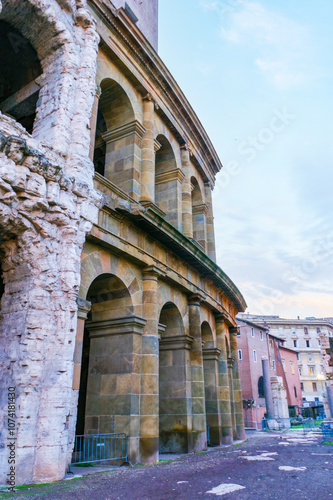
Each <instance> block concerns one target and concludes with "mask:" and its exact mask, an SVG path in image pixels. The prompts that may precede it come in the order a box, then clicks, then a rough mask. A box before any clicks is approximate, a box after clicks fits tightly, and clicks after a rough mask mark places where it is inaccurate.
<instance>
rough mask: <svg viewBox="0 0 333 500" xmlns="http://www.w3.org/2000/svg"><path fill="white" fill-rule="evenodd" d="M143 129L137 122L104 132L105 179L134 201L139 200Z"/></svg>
mask: <svg viewBox="0 0 333 500" xmlns="http://www.w3.org/2000/svg"><path fill="white" fill-rule="evenodd" d="M145 133H146V131H145V128H144V127H143V126H142V125H141V123H139V122H138V121H137V120H133V121H131V122H129V123H126V124H125V125H121V126H120V127H117V128H113V129H111V130H108V131H107V132H104V134H103V135H102V137H103V140H104V141H105V144H106V155H105V177H106V178H107V179H108V180H109V181H111V182H112V183H113V184H115V185H116V186H117V187H119V188H120V189H122V190H123V191H125V193H128V194H129V195H130V196H132V198H134V199H135V200H136V201H138V200H139V198H140V189H141V188H140V186H141V165H140V162H141V147H142V139H143V137H144V135H145Z"/></svg>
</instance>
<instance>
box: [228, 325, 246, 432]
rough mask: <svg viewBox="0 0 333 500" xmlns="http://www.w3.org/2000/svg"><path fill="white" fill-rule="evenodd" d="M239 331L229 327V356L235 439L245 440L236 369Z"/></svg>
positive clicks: (238, 378) (241, 402)
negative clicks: (231, 360)
mask: <svg viewBox="0 0 333 500" xmlns="http://www.w3.org/2000/svg"><path fill="white" fill-rule="evenodd" d="M238 331H239V328H238V327H230V328H229V334H230V351H231V356H232V357H233V359H234V362H233V366H232V375H233V391H234V398H233V399H234V409H235V410H234V412H235V425H236V437H237V439H245V428H244V411H243V396H242V386H241V379H240V374H239V367H238V348H237V333H238Z"/></svg>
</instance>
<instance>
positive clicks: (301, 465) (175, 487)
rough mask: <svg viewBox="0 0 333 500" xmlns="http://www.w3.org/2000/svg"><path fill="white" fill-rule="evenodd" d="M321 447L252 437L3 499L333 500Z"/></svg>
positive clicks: (286, 436)
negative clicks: (199, 451)
mask: <svg viewBox="0 0 333 500" xmlns="http://www.w3.org/2000/svg"><path fill="white" fill-rule="evenodd" d="M320 442H321V438H320V436H318V435H316V434H311V433H309V434H307V435H306V436H303V434H302V432H298V431H287V432H283V433H282V432H281V433H273V434H271V433H251V434H249V438H248V440H247V441H245V442H243V443H240V444H238V445H233V446H228V447H226V446H225V447H221V448H211V449H209V451H208V452H206V453H205V452H204V453H197V454H191V455H183V456H181V457H179V458H176V459H173V460H167V461H164V462H160V463H159V464H155V465H151V466H137V467H134V468H127V467H122V468H117V469H114V470H113V471H110V472H107V473H105V472H104V473H97V474H93V475H89V476H84V477H82V478H75V479H73V480H71V481H62V482H59V483H55V484H49V485H42V486H33V487H30V488H29V487H25V488H23V489H21V490H19V491H18V492H16V493H12V494H5V493H2V494H0V498H1V499H7V498H10V499H13V500H14V499H22V498H27V499H31V500H33V499H44V498H45V499H52V500H58V499H71V500H75V499H80V500H85V499H87V500H88V499H89V500H109V499H110V500H116V499H127V500H139V499H140V500H164V499H174V498H175V499H191V500H193V499H201V498H206V499H208V498H211V499H213V498H216V497H222V498H223V499H226V500H227V499H235V500H236V499H237V500H238V499H241V500H245V499H251V500H252V499H262V500H266V499H278V500H285V499H288V500H292V499H298V500H304V499H311V500H329V499H330V498H332V500H333V445H329V444H320Z"/></svg>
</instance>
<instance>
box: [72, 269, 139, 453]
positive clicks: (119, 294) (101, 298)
mask: <svg viewBox="0 0 333 500" xmlns="http://www.w3.org/2000/svg"><path fill="white" fill-rule="evenodd" d="M87 300H88V301H89V302H90V303H91V311H90V313H89V314H88V318H87V320H86V322H85V328H84V336H83V343H82V347H83V348H82V365H81V377H80V389H79V400H78V417H77V428H76V433H77V435H80V434H92V433H96V434H104V433H110V432H125V433H127V434H128V435H129V453H130V454H131V453H134V454H135V455H137V452H136V451H135V452H134V451H133V450H134V449H136V448H137V444H136V440H135V438H134V436H133V433H131V427H130V424H129V420H130V419H131V418H132V417H133V418H134V416H135V415H138V412H139V398H140V395H139V384H138V383H137V382H138V380H139V379H140V363H139V362H138V360H139V359H140V354H141V335H142V333H143V327H144V325H145V323H146V321H145V320H144V319H143V318H141V317H138V316H135V315H134V308H133V304H132V299H131V293H130V290H129V289H128V288H127V286H126V285H125V283H124V282H123V281H122V280H121V279H120V278H118V277H117V276H115V275H113V274H110V273H103V274H101V275H98V276H97V277H96V278H95V279H94V280H93V281H92V283H91V284H90V286H89V289H88V291H87ZM133 456H134V455H133Z"/></svg>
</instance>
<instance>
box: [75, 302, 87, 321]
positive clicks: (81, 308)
mask: <svg viewBox="0 0 333 500" xmlns="http://www.w3.org/2000/svg"><path fill="white" fill-rule="evenodd" d="M76 302H77V317H78V318H79V319H83V320H86V319H87V316H88V313H89V311H90V309H91V302H89V300H84V299H81V298H80V297H78V298H77V299H76Z"/></svg>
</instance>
